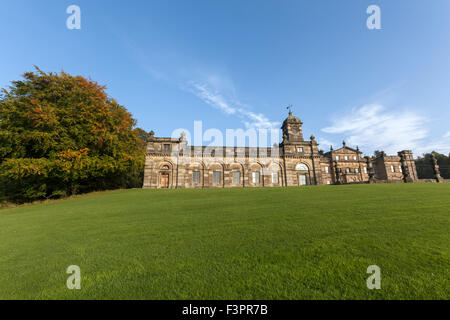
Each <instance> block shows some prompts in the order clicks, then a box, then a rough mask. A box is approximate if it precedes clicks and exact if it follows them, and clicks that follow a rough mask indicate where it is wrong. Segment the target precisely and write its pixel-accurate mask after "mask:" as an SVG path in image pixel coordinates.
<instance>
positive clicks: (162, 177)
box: [161, 173, 169, 188]
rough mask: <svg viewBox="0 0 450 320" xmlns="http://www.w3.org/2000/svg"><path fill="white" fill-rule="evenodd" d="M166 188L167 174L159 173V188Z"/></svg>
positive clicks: (167, 184) (167, 185)
mask: <svg viewBox="0 0 450 320" xmlns="http://www.w3.org/2000/svg"><path fill="white" fill-rule="evenodd" d="M168 187H169V174H168V173H161V188H168Z"/></svg>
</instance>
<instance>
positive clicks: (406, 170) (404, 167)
mask: <svg viewBox="0 0 450 320" xmlns="http://www.w3.org/2000/svg"><path fill="white" fill-rule="evenodd" d="M400 159H401V164H402V172H403V181H404V182H405V183H411V182H414V179H413V178H412V177H411V172H409V166H408V164H407V163H406V156H405V154H404V153H400Z"/></svg>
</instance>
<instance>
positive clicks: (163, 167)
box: [161, 164, 170, 170]
mask: <svg viewBox="0 0 450 320" xmlns="http://www.w3.org/2000/svg"><path fill="white" fill-rule="evenodd" d="M169 169H170V168H169V166H168V165H167V164H166V165H163V166H162V167H161V170H169Z"/></svg>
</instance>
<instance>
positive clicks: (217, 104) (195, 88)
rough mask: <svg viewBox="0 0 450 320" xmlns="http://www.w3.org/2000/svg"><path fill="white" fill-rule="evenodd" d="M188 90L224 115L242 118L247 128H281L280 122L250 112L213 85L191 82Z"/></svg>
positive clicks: (246, 107) (243, 105)
mask: <svg viewBox="0 0 450 320" xmlns="http://www.w3.org/2000/svg"><path fill="white" fill-rule="evenodd" d="M216 81H217V80H216ZM187 90H188V91H190V92H191V93H193V94H195V95H196V96H197V97H199V98H200V99H201V100H203V102H205V103H206V104H208V105H210V106H212V107H214V108H216V109H218V110H220V111H222V112H223V113H225V114H227V115H235V116H237V117H239V118H241V121H242V122H243V123H244V125H245V126H246V127H247V128H255V129H278V128H279V126H280V123H279V122H273V121H270V120H269V119H268V118H267V117H266V116H265V115H264V114H262V113H255V112H253V111H250V110H248V109H249V107H248V106H247V105H245V104H243V103H241V102H240V101H238V100H236V99H231V98H228V97H225V96H224V94H222V93H220V92H219V91H218V90H215V89H212V88H211V85H208V84H206V83H198V82H195V81H191V82H189V83H188V86H187Z"/></svg>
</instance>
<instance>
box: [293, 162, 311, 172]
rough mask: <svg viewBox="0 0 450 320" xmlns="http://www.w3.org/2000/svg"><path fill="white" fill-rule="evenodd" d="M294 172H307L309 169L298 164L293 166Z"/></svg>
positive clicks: (302, 164) (304, 165)
mask: <svg viewBox="0 0 450 320" xmlns="http://www.w3.org/2000/svg"><path fill="white" fill-rule="evenodd" d="M295 170H297V171H309V168H308V166H307V165H306V164H304V163H299V164H297V165H296V166H295Z"/></svg>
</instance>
